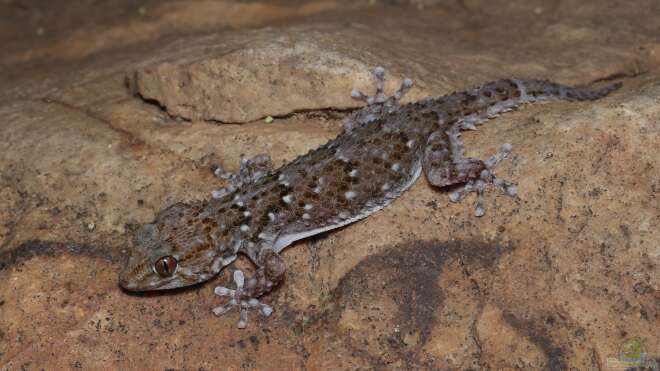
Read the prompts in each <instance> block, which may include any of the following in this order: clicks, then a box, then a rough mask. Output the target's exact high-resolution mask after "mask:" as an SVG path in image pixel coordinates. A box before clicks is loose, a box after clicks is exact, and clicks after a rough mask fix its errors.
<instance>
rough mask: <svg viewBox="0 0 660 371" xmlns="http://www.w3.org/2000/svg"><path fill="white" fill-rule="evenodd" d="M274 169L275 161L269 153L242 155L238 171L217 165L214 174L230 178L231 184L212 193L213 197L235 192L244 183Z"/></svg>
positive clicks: (220, 177) (221, 177)
mask: <svg viewBox="0 0 660 371" xmlns="http://www.w3.org/2000/svg"><path fill="white" fill-rule="evenodd" d="M272 169H273V162H272V160H271V159H270V156H269V155H267V154H259V155H256V156H254V157H245V156H243V155H241V166H240V168H239V170H238V172H237V173H231V172H228V171H226V170H225V169H224V168H223V167H222V166H217V167H216V169H215V170H214V171H213V174H214V175H215V176H216V177H217V178H219V179H229V181H230V182H231V184H230V185H229V186H227V187H224V188H220V189H218V190H216V191H213V192H212V193H211V196H212V197H213V198H216V199H217V198H222V197H224V196H226V195H228V194H229V193H232V192H234V191H235V190H237V189H238V188H240V187H242V186H243V185H245V184H247V183H250V182H253V181H255V180H257V179H259V178H261V177H262V176H264V175H266V174H268V173H269V172H270V171H271V170H272Z"/></svg>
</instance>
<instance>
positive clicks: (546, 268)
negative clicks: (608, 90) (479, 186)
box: [0, 0, 660, 370]
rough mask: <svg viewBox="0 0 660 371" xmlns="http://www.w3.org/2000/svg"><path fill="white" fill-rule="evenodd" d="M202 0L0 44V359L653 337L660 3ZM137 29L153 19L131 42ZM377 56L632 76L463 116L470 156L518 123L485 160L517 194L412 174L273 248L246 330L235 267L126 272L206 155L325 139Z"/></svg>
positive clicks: (196, 365) (564, 78)
mask: <svg viewBox="0 0 660 371" xmlns="http://www.w3.org/2000/svg"><path fill="white" fill-rule="evenodd" d="M213 3H217V4H216V5H213V4H211V2H205V1H204V2H185V3H184V2H163V3H159V4H162V5H157V8H156V9H153V8H152V7H150V6H149V4H147V5H144V6H146V9H147V11H146V13H145V14H143V15H139V14H138V10H137V9H134V7H133V5H130V4H128V3H124V2H118V3H117V4H119V5H117V6H120V5H121V6H122V7H123V8H121V9H125V11H126V12H130V13H131V14H133V13H136V15H135V17H137V19H136V18H135V17H127V18H126V17H123V16H122V15H121V14H119V15H115V16H114V18H113V16H112V14H107V15H106V17H107V18H103V17H99V16H98V14H97V13H95V12H94V9H91V10H90V9H87V10H86V11H84V12H81V13H80V14H84V15H85V16H86V17H88V18H89V19H90V20H95V19H97V18H95V17H98V18H99V19H100V18H103V21H102V24H104V25H105V24H112V25H113V26H112V28H111V30H114V31H112V32H110V31H108V33H103V35H101V36H99V39H98V41H99V43H98V44H95V43H94V42H93V41H94V40H96V39H95V38H94V37H93V35H94V31H96V30H98V28H97V26H96V25H94V24H90V25H82V26H80V25H79V23H78V22H72V21H69V22H68V23H66V22H65V23H61V24H60V23H58V24H57V27H61V29H62V30H63V31H61V34H60V36H58V34H56V33H54V32H51V31H50V30H52V29H53V28H49V27H44V33H43V35H42V36H38V37H41V38H43V39H34V40H33V39H31V38H30V37H27V36H24V38H23V39H16V40H22V41H21V44H20V45H21V46H22V47H21V48H19V47H16V48H13V47H12V48H9V49H8V52H7V53H6V54H3V55H2V56H1V57H0V65H1V66H2V71H3V73H4V74H5V75H3V78H1V79H0V86H1V88H0V282H3V284H2V285H0V365H2V366H1V368H3V369H9V370H13V369H20V368H26V369H40V368H46V369H71V368H79V369H113V368H114V369H167V368H177V369H217V368H219V367H221V368H252V369H277V368H280V369H303V368H306V369H356V368H362V369H486V368H490V369H514V368H522V369H532V368H534V369H536V368H545V369H564V368H569V369H599V368H601V369H603V368H607V367H609V366H608V365H612V364H613V362H619V361H620V360H619V358H618V357H619V352H620V350H621V349H622V347H624V345H625V346H627V345H628V344H633V343H635V344H641V346H643V347H644V349H646V351H647V353H648V354H649V356H651V357H657V356H656V353H653V352H654V351H655V349H660V344H659V343H658V337H657V335H656V332H657V331H656V330H655V329H657V328H658V324H659V323H658V305H657V292H658V287H659V286H660V282H659V281H658V274H657V271H658V253H659V252H658V248H657V246H659V245H660V244H659V243H658V242H659V241H660V235H659V232H658V228H656V226H657V225H658V223H659V222H660V220H659V214H658V209H659V205H658V201H657V199H658V196H657V193H658V189H659V188H660V179H659V178H658V175H657V174H658V173H659V170H658V169H660V158H659V157H658V156H657V153H656V152H655V150H654V149H655V148H657V147H658V145H659V144H660V131H659V130H658V121H659V120H658V117H660V108H659V106H658V104H657V102H658V101H659V100H660V87H659V86H660V85H659V84H658V81H660V75H659V74H658V71H660V69H658V66H659V65H660V63H659V62H658V61H659V59H658V50H660V48H659V47H658V45H657V34H658V29H659V27H660V23H658V22H659V21H658V19H657V17H656V16H655V15H656V14H657V7H658V5H657V2H654V1H646V2H645V1H640V2H639V3H638V4H637V5H636V6H630V4H628V3H625V4H623V3H621V4H619V3H617V2H613V1H612V2H610V1H595V0H594V1H586V2H585V1H578V0H570V1H568V2H564V3H562V6H560V7H553V6H551V5H552V3H548V2H544V1H541V0H535V1H533V2H514V3H511V4H509V5H507V6H503V5H501V4H495V3H493V2H487V1H477V0H474V1H472V0H471V1H465V2H460V4H459V3H456V4H454V3H452V2H434V1H415V2H414V6H412V7H407V6H405V5H401V4H399V5H391V4H394V3H395V2H387V4H381V2H378V1H376V2H374V3H375V5H371V6H369V7H368V8H366V9H360V8H359V7H357V8H347V7H346V6H343V5H342V6H338V5H337V4H339V3H327V4H326V5H323V4H321V3H314V4H316V5H315V6H317V7H316V8H314V9H316V10H315V11H309V12H307V13H304V14H307V15H309V14H312V13H314V12H320V13H318V14H317V15H315V16H314V15H311V16H309V17H303V18H297V17H299V16H300V15H301V13H300V11H299V10H300V8H296V7H295V6H290V5H286V4H284V3H286V2H278V4H279V3H282V4H284V5H282V4H279V5H277V6H269V7H267V8H268V9H274V8H273V7H275V8H276V10H278V9H279V10H278V12H279V13H272V14H271V13H268V14H265V13H259V12H257V13H249V14H261V16H260V17H262V18H259V17H256V16H255V18H250V19H248V18H249V17H247V16H246V17H243V18H241V19H240V20H234V19H220V20H218V24H221V25H233V26H232V27H234V29H218V28H217V27H216V26H215V23H214V22H212V19H213V17H218V14H219V11H217V9H228V8H232V7H234V6H235V7H239V8H238V9H247V8H240V7H241V6H246V7H247V6H249V7H252V8H250V9H255V7H256V8H258V9H264V7H263V6H262V5H260V4H259V3H254V2H248V3H245V2H240V3H239V2H236V3H234V2H230V1H227V2H213ZM398 3H402V2H398ZM436 3H437V5H436ZM113 4H115V3H113ZM246 4H247V5H246ZM319 4H320V5H319ZM419 4H423V6H422V7H420V6H419ZM322 5H323V6H325V7H322ZM154 6H156V5H154ZM35 7H38V5H35ZM195 7H197V8H195ZM419 8H421V9H423V10H421V11H420V10H417V9H419ZM49 9H50V8H48V10H49ZM103 9H104V8H101V9H100V10H96V11H97V12H98V11H104V10H103ZM209 9H216V11H213V12H212V11H210V10H209ZM232 9H236V8H232ZM282 9H283V11H282V12H280V10H282ZM305 9H308V10H309V9H311V8H309V6H308V7H307V8H305ZM322 9H327V10H322ZM328 9H329V10H328ZM332 9H337V10H332ZM537 9H540V11H538V10H537ZM37 10H38V9H37ZM184 10H185V11H184ZM28 13H29V14H42V15H43V17H44V18H42V22H43V23H44V24H46V25H47V24H49V23H53V22H52V21H50V20H53V19H55V18H49V17H55V16H54V15H52V16H49V14H54V13H53V12H52V11H35V12H28ZM205 13H208V14H205ZM220 13H222V12H220ZM238 13H240V14H243V15H245V14H248V13H247V12H246V13H241V12H240V11H239V12H238ZM26 14H27V13H26ZM122 14H124V13H122ZM154 14H156V15H157V16H156V19H153V18H149V17H152V16H154ZM223 14H224V13H223ZM230 14H234V15H236V14H237V12H236V11H233V12H231V13H230ZM193 15H194V16H193ZM177 16H179V17H184V18H185V19H182V20H181V22H180V23H177V26H176V27H180V28H175V29H170V28H168V27H173V26H172V24H173V23H172V22H173V21H172V20H173V19H176V17H177ZM141 17H144V19H142V18H141ZM58 19H59V18H58ZM64 19H67V18H64ZM276 19H279V21H278V22H280V23H278V24H270V23H272V22H274V20H276ZM164 20H165V21H164ZM234 21H236V22H234ZM238 21H240V22H238ZM35 22H36V21H35ZM62 22H64V21H62ZM99 22H101V21H99ZM232 22H234V23H232ZM245 22H247V23H245ZM37 23H41V22H37ZM37 23H29V25H30V26H36V27H38V26H40V25H39V24H37ZM91 23H93V22H91ZM318 23H323V25H319V24H318ZM11 24H14V23H11ZM16 24H18V23H16ZM73 25H76V27H75V28H76V29H77V31H76V32H65V31H68V30H70V29H72V28H73V27H74V26H73ZM265 25H267V26H269V28H257V29H247V28H245V27H246V26H251V27H257V26H265ZM2 27H4V28H3V30H5V29H6V28H7V27H8V26H7V24H3V26H2ZM53 27H55V25H53ZM58 29H59V28H58ZM130 30H137V31H135V32H140V30H148V31H149V32H146V33H141V34H140V35H137V36H136V40H139V41H140V44H136V40H134V39H131V35H132V34H133V33H132V32H130ZM183 31H189V33H188V34H187V35H186V36H181V35H180V33H181V32H183ZM25 32H27V31H25V29H24V28H21V27H17V28H16V29H15V30H13V31H11V32H8V33H4V32H3V33H2V34H3V35H23V34H26V33H25ZM192 33H195V34H194V35H193V34H192ZM112 35H115V36H114V37H115V38H113V37H111V36H112ZM167 35H169V36H167ZM2 37H7V36H2ZM36 37H37V36H35V38H36ZM113 40H114V41H113ZM12 45H14V46H15V45H16V44H12ZM62 45H65V46H68V47H67V48H65V49H66V50H64V48H63V47H62ZM56 46H58V47H56ZM76 46H77V47H76ZM87 56H90V57H89V58H87ZM19 62H21V63H19ZM377 64H382V65H384V66H385V67H386V68H387V70H388V77H389V80H388V81H389V85H388V87H387V88H388V90H390V91H391V90H393V89H394V88H395V87H396V85H397V82H398V81H397V80H398V79H400V78H402V77H405V76H409V77H411V78H413V79H414V80H415V83H416V85H415V87H414V88H413V90H412V91H411V93H410V96H408V99H411V100H413V99H419V98H423V97H425V96H428V95H440V94H446V93H449V92H451V91H453V90H461V89H465V88H467V87H470V86H473V85H476V84H480V83H483V82H485V81H488V80H492V79H496V78H500V77H507V76H512V75H517V76H528V77H539V78H551V79H553V80H557V81H560V82H564V83H571V84H586V83H589V82H591V81H593V80H599V79H611V78H621V79H622V81H623V82H624V87H623V88H622V89H621V90H620V91H618V92H616V93H615V94H613V95H612V96H610V97H607V98H606V99H603V100H599V101H595V102H582V103H570V102H560V103H552V104H544V105H530V106H526V107H524V108H522V109H521V110H519V111H518V112H512V113H508V114H506V115H502V117H500V118H497V119H494V120H491V121H489V122H488V123H487V124H485V125H483V126H481V127H479V130H478V131H475V132H465V133H464V134H463V140H464V143H465V145H466V149H467V151H468V155H470V156H478V157H482V158H483V157H487V156H489V155H492V154H493V153H494V152H495V151H496V150H497V148H498V147H499V146H500V145H501V144H502V143H505V142H509V143H512V144H513V153H512V156H511V157H510V159H508V160H507V161H505V162H503V163H502V164H501V165H500V167H499V168H498V169H497V173H498V175H501V176H502V177H503V178H506V179H510V180H513V181H516V182H518V189H519V198H518V199H515V200H512V199H510V198H508V197H502V196H500V195H499V194H498V193H497V192H490V193H488V194H487V201H488V204H487V206H488V210H487V213H486V215H485V216H484V217H483V218H475V217H474V216H473V215H472V210H471V208H472V207H471V204H470V202H469V201H471V199H469V200H468V202H464V203H462V204H453V203H451V202H449V200H448V197H447V195H446V193H443V192H438V190H436V189H433V188H431V187H430V186H429V185H428V183H427V182H426V181H424V180H420V181H419V182H417V183H416V184H415V185H414V186H413V188H412V189H411V190H410V191H408V192H406V193H405V194H404V195H403V196H402V197H401V198H399V199H397V200H396V201H395V202H394V203H393V204H392V205H391V206H389V207H388V208H386V209H384V210H383V211H381V212H379V213H377V214H375V215H373V216H371V217H369V218H367V219H365V220H364V221H361V222H359V223H356V224H353V225H351V226H348V227H346V228H343V229H341V230H339V231H335V232H333V233H330V234H327V235H324V236H321V237H317V238H314V239H311V240H308V241H305V242H301V243H298V244H295V245H294V246H291V247H290V248H288V249H287V250H285V252H284V260H285V262H286V264H287V267H288V270H287V276H286V279H285V281H284V283H283V284H282V285H281V286H280V287H278V288H277V290H275V291H274V292H273V293H272V294H271V295H269V296H268V297H266V298H265V301H266V302H268V303H270V304H273V306H274V308H275V312H274V313H273V315H272V316H271V317H269V318H268V319H263V318H257V317H256V316H252V317H250V326H249V327H248V329H246V330H238V329H236V327H235V324H236V317H234V316H231V315H230V316H227V317H224V318H217V317H215V316H213V315H212V314H211V313H210V309H211V308H212V307H214V306H217V305H219V303H220V300H219V299H218V298H217V297H216V296H214V295H213V288H214V287H215V286H216V285H226V284H228V283H229V282H230V276H231V274H230V273H229V272H228V271H225V272H224V273H223V274H221V275H219V277H218V278H216V279H214V280H212V281H211V282H209V283H207V284H204V285H200V286H196V287H193V288H190V289H187V290H180V291H177V292H172V293H167V294H160V295H156V294H146V295H130V294H128V293H126V292H123V291H122V290H121V289H120V288H119V287H118V285H117V273H118V271H119V269H120V268H121V266H122V258H123V255H124V253H125V251H126V250H128V249H131V248H132V241H131V237H132V233H133V230H134V227H135V225H137V224H140V223H146V222H149V221H151V219H152V218H153V215H154V214H155V213H156V212H158V211H159V210H161V209H162V208H164V207H166V206H167V205H170V204H172V203H175V202H178V201H183V200H191V199H202V198H208V197H209V196H210V192H211V191H212V190H214V189H216V188H217V187H218V186H219V185H220V184H222V183H221V182H220V181H219V180H217V179H215V178H214V177H213V175H212V174H211V170H212V168H213V167H212V166H213V165H214V164H221V165H223V167H225V168H227V169H229V170H234V169H235V168H236V167H237V165H238V160H239V158H240V154H242V153H244V154H246V155H254V154H257V153H263V152H268V153H270V154H271V155H272V156H273V159H274V162H275V164H276V165H281V164H283V163H285V162H287V161H290V160H291V159H293V158H295V157H296V156H298V155H300V154H302V153H305V152H307V151H308V150H310V149H312V148H315V147H317V146H319V145H321V144H323V143H324V142H326V141H327V140H329V139H331V138H332V137H333V136H335V135H336V134H337V133H339V131H340V130H341V118H342V117H343V115H344V114H345V112H343V110H344V109H347V108H350V107H355V104H356V102H354V101H352V100H351V99H350V98H349V93H350V90H351V89H352V88H354V87H356V88H359V89H364V90H366V89H368V88H369V87H370V84H371V81H370V79H371V77H370V69H371V68H373V66H375V65H377ZM147 71H151V72H147ZM644 71H647V73H646V74H640V72H644ZM5 76H6V77H5ZM127 76H128V77H129V80H131V84H129V85H130V87H131V88H132V89H134V90H130V89H129V88H128V87H127V86H126V77H127ZM186 76H188V77H186ZM187 78H189V79H190V85H188V86H184V87H179V85H178V84H179V83H181V82H182V81H186V79H187ZM238 78H242V79H243V80H242V81H238ZM230 90H232V91H230ZM134 91H137V92H139V93H140V95H142V98H146V99H147V100H146V101H145V100H143V99H141V97H139V96H135V95H133V92H134ZM206 97H208V99H209V100H208V101H207V100H206ZM156 101H157V102H156ZM211 101H213V102H214V103H213V104H211V103H210V102H211ZM154 103H157V104H154ZM186 104H189V105H191V106H192V107H189V106H186ZM161 106H162V107H161ZM163 107H164V108H165V110H163ZM329 108H330V109H329ZM268 116H272V117H274V120H273V121H272V122H270V123H265V122H264V120H257V119H260V118H265V117H268ZM176 117H180V118H184V120H180V119H179V120H177V119H176ZM187 120H189V121H187ZM255 120H256V121H255ZM245 121H249V122H247V123H245V124H241V125H220V122H222V123H235V122H245ZM90 223H93V226H94V228H89V226H90ZM237 266H238V267H239V268H242V269H251V266H250V265H249V264H248V263H247V262H246V261H244V260H243V259H239V261H238V262H237ZM637 338H639V339H640V341H639V342H637V340H636V339H637Z"/></svg>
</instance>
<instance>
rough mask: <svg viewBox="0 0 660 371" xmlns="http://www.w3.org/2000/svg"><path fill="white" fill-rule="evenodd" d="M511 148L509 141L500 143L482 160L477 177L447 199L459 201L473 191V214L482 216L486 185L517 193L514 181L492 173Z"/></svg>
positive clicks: (505, 192) (512, 195) (511, 194)
mask: <svg viewBox="0 0 660 371" xmlns="http://www.w3.org/2000/svg"><path fill="white" fill-rule="evenodd" d="M511 149H512V147H511V144H509V143H506V144H504V145H502V147H501V148H500V150H499V151H498V152H497V153H496V154H495V155H493V156H492V157H491V158H489V159H488V160H486V161H484V162H483V165H484V167H485V168H484V169H483V170H482V171H481V173H480V174H479V177H478V178H475V179H471V180H469V181H467V183H465V185H464V186H463V187H461V188H460V189H459V190H457V191H455V192H453V193H452V194H450V195H449V200H450V201H452V202H460V201H461V200H463V199H464V198H465V197H466V196H467V195H468V194H470V193H472V192H475V193H476V194H477V201H476V202H475V204H474V215H476V216H483V215H484V214H485V213H486V206H485V201H484V191H485V189H486V187H487V186H489V185H493V186H496V187H498V188H500V189H502V191H503V192H504V194H505V195H507V196H510V197H515V196H516V194H517V193H518V187H517V186H516V185H515V184H514V183H510V182H507V181H505V180H503V179H500V178H498V177H497V176H495V174H494V173H493V169H494V168H495V166H497V164H498V163H500V162H501V161H502V160H504V159H505V158H506V157H507V156H508V155H509V153H511Z"/></svg>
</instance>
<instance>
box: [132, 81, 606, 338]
mask: <svg viewBox="0 0 660 371" xmlns="http://www.w3.org/2000/svg"><path fill="white" fill-rule="evenodd" d="M374 74H375V76H376V80H377V90H376V95H375V96H374V97H369V96H367V95H366V94H363V93H360V92H355V93H354V94H353V95H354V97H356V98H357V99H364V100H366V101H368V102H369V105H368V106H367V107H365V108H363V109H362V110H359V111H357V112H355V113H353V114H351V115H350V116H349V117H348V118H347V120H346V126H345V130H344V132H342V133H341V134H340V135H339V136H338V137H336V138H335V139H334V140H332V141H330V142H328V143H326V144H325V145H323V146H321V147H319V148H318V149H315V150H313V151H310V152H309V153H307V154H305V155H303V156H300V157H298V158H297V159H295V160H294V161H292V162H290V163H289V164H287V165H285V166H283V167H281V168H279V169H277V170H273V169H271V168H270V166H271V161H270V159H269V158H268V156H265V155H260V156H256V157H254V158H252V159H242V162H241V169H240V171H239V173H238V174H237V175H231V174H230V175H228V176H227V177H229V178H230V179H231V180H232V186H231V187H230V189H228V190H224V191H221V192H220V191H219V193H218V195H220V196H218V197H219V198H218V199H212V200H210V201H206V202H202V203H196V204H192V205H188V204H183V203H179V204H176V205H174V206H172V207H170V208H169V209H166V210H164V211H163V212H161V213H160V214H159V215H158V217H157V218H156V221H155V222H154V223H153V224H149V225H146V226H144V228H143V233H141V234H140V237H139V238H137V240H136V242H137V247H136V248H135V250H134V251H133V254H132V256H131V259H130V262H129V264H128V265H127V267H126V268H125V269H124V271H123V272H122V274H121V279H120V282H121V284H122V286H124V287H125V288H126V289H128V290H134V291H142V290H159V289H169V288H176V287H181V286H185V285H190V284H193V283H197V282H202V281H205V280H207V279H209V278H210V277H212V276H213V275H214V274H217V273H218V272H220V270H221V269H222V268H223V267H224V266H227V265H229V264H231V262H232V261H233V260H234V259H235V258H236V255H237V254H245V255H247V256H248V257H249V258H250V259H251V260H252V261H253V262H254V263H255V264H256V265H257V267H258V269H257V272H256V274H255V275H254V276H253V277H250V278H249V279H247V280H246V279H245V278H244V277H243V274H242V272H240V271H238V272H237V273H235V277H234V278H235V280H236V284H237V289H236V290H229V289H227V288H224V287H218V288H216V294H218V295H220V296H229V297H230V302H229V303H228V304H227V305H225V306H220V307H217V308H215V309H214V313H216V314H218V315H220V314H223V313H225V312H226V311H227V310H229V309H231V308H232V307H236V306H240V308H241V321H239V327H245V325H246V324H247V317H246V316H247V313H246V311H247V309H248V308H260V310H261V311H262V313H263V314H265V315H269V314H270V312H271V311H272V309H270V307H268V306H266V305H263V304H260V303H259V302H258V301H257V300H256V298H257V297H259V296H261V295H263V294H265V293H267V292H269V291H270V290H271V289H272V288H273V287H274V286H275V285H277V284H278V283H279V282H280V281H281V279H282V277H283V274H284V263H283V262H282V261H281V259H280V258H279V255H278V253H279V252H281V251H282V249H284V248H285V247H287V246H288V245H290V244H291V243H293V242H294V241H296V240H299V239H303V238H306V237H309V236H312V235H315V234H319V233H322V232H325V231H328V230H331V229H334V228H338V227H341V226H343V225H346V224H349V223H352V222H354V221H356V220H359V219H361V218H364V217H366V216H368V215H370V214H372V213H373V212H376V211H378V210H380V209H382V208H383V207H385V206H386V205H388V204H389V203H390V202H392V201H393V200H394V199H395V198H397V197H398V196H399V195H400V194H401V193H402V192H404V191H405V190H406V189H407V188H408V187H410V186H411V185H412V184H413V183H414V182H415V180H416V179H417V177H418V176H419V175H420V173H421V171H422V169H423V170H424V173H425V175H426V177H427V179H428V180H429V182H430V183H431V184H433V185H435V186H438V187H445V186H448V185H453V184H458V183H465V186H464V187H463V188H462V189H461V190H459V191H457V192H455V193H454V194H452V195H451V199H452V200H455V201H457V200H460V199H462V198H463V197H465V195H466V194H467V193H469V192H476V193H477V195H478V197H477V202H476V204H475V214H476V215H477V216H481V215H483V213H484V212H485V206H484V199H483V193H484V189H485V187H486V186H488V185H495V186H497V187H500V188H502V189H503V190H504V191H505V193H506V194H508V195H510V196H514V195H515V194H516V187H515V185H513V184H510V183H507V182H505V181H503V180H500V179H498V178H497V177H496V176H495V175H494V174H493V171H492V170H493V168H494V167H495V165H497V163H498V162H499V161H501V160H502V159H504V158H505V157H506V155H507V154H508V153H509V152H510V151H511V148H510V147H511V146H510V145H505V146H503V147H502V150H501V151H500V152H498V153H497V154H496V155H495V156H493V157H492V158H491V159H488V160H486V161H482V160H479V159H475V158H466V157H464V156H463V146H462V144H461V142H460V140H459V131H460V130H462V129H474V128H475V125H477V124H480V123H482V122H483V121H485V120H486V119H488V118H491V117H493V116H495V115H497V114H499V113H501V112H506V111H508V110H511V109H513V108H515V107H517V106H518V105H520V104H521V103H526V102H533V101H537V100H556V99H569V100H572V99H596V98H599V97H602V96H605V95H607V94H608V93H609V92H610V91H612V90H614V89H616V88H617V87H618V85H612V86H609V87H606V88H603V89H600V90H593V91H590V90H584V89H577V88H570V87H565V86H561V85H557V84H554V83H549V82H545V81H538V80H520V79H508V80H500V81H496V82H492V83H488V84H485V85H483V86H482V87H480V88H476V89H472V90H469V91H466V92H462V93H453V94H450V95H448V96H445V97H439V98H431V99H426V100H422V101H419V102H416V103H410V104H406V105H403V106H401V105H399V103H398V100H399V98H400V97H401V96H402V95H403V94H404V93H405V91H406V90H407V89H409V88H410V86H411V85H412V82H410V80H404V82H403V83H402V85H401V88H400V89H399V91H398V92H397V93H396V94H395V95H394V96H392V97H385V96H384V95H383V94H382V86H383V83H382V82H383V76H384V72H383V70H382V68H377V69H376V70H375V72H374ZM223 174H224V173H223ZM224 175H226V174H224ZM223 194H224V196H222V195H223ZM161 258H167V262H168V263H171V262H177V263H178V265H177V266H175V267H174V268H175V269H173V270H172V272H170V269H169V265H168V266H167V267H166V268H167V269H164V270H163V269H161V270H160V272H158V270H157V269H154V268H153V265H154V263H155V262H156V261H158V259H161ZM163 271H164V272H163Z"/></svg>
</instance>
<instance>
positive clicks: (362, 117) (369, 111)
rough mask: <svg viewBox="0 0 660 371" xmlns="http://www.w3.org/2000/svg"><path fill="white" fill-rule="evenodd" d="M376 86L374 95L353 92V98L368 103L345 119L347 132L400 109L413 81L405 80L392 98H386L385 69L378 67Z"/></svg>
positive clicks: (375, 75)
mask: <svg viewBox="0 0 660 371" xmlns="http://www.w3.org/2000/svg"><path fill="white" fill-rule="evenodd" d="M373 75H374V85H375V86H376V89H375V90H376V91H375V93H374V95H368V94H365V93H363V92H361V91H359V90H357V89H353V91H352V92H351V98H353V99H356V100H361V101H364V102H366V103H367V106H366V107H364V108H362V109H360V110H357V111H355V112H353V113H352V114H350V115H349V116H347V117H346V118H345V119H344V128H345V129H346V130H347V131H351V130H353V128H355V127H356V126H358V125H361V124H366V123H368V122H370V121H373V120H374V119H375V118H377V117H380V116H381V115H383V114H387V113H390V112H392V111H393V110H395V109H396V108H397V107H399V102H400V101H401V98H403V96H404V95H406V93H407V92H408V90H410V88H412V86H413V81H412V80H411V79H409V78H405V79H403V80H402V81H401V85H400V86H399V89H397V91H396V92H394V94H393V95H391V96H389V97H388V96H386V95H385V93H384V89H385V69H384V68H383V67H380V66H378V67H376V68H375V69H374V71H373Z"/></svg>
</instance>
